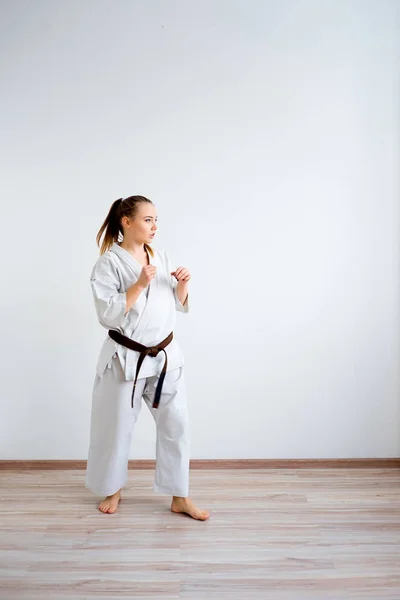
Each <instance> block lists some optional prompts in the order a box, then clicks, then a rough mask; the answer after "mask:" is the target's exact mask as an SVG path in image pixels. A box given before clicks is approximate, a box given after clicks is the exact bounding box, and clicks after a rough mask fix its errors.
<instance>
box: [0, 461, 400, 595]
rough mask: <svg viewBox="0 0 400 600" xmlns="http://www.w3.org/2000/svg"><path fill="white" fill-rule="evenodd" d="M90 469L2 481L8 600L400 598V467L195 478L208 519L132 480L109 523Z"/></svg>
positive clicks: (1, 567) (0, 536) (145, 476)
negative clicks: (172, 505)
mask: <svg viewBox="0 0 400 600" xmlns="http://www.w3.org/2000/svg"><path fill="white" fill-rule="evenodd" d="M84 475H85V474H84V471H48V470H46V471H31V472H12V471H2V472H0V496H1V513H0V590H1V591H0V597H1V600H12V599H15V598H18V599H20V598H21V599H22V598H23V599H29V600H36V599H39V598H40V599H41V600H46V599H51V600H60V599H64V598H65V599H67V598H68V599H72V598H74V599H82V598H85V599H86V598H87V599H89V598H90V599H92V598H96V599H102V600H104V599H109V600H111V599H117V598H134V599H138V600H140V599H142V598H143V599H146V600H155V599H157V600H158V599H162V600H178V599H183V600H224V599H228V598H229V599H230V600H236V599H237V600H239V599H240V600H251V599H253V598H254V599H255V598H257V599H262V600H269V599H271V600H283V599H285V600H287V599H290V600H304V599H309V598H310V599H311V598H312V599H318V600H331V599H336V598H350V599H354V598H358V599H363V600H364V599H365V600H366V599H372V598H373V599H375V600H378V599H379V600H391V599H393V600H399V599H400V470H399V469H312V470H308V469H298V470H289V469H282V470H275V469H271V470H234V471H233V470H232V471H229V470H221V471H216V470H212V471H211V470H210V471H192V472H191V497H192V498H193V499H194V500H196V502H197V503H198V504H199V505H200V506H201V507H202V508H207V509H210V511H211V518H210V519H209V521H207V522H198V521H194V520H192V519H190V518H189V517H185V516H183V515H175V514H173V513H171V512H170V511H169V498H168V496H158V495H156V494H155V493H154V492H153V491H152V483H153V472H152V471H130V472H129V482H128V484H127V486H126V487H125V488H124V491H123V500H122V502H121V504H120V507H119V511H118V512H117V513H116V514H114V515H104V514H102V513H100V512H99V511H98V510H97V500H98V499H97V498H96V497H95V496H93V495H92V494H91V493H90V492H89V491H88V490H86V489H85V487H84Z"/></svg>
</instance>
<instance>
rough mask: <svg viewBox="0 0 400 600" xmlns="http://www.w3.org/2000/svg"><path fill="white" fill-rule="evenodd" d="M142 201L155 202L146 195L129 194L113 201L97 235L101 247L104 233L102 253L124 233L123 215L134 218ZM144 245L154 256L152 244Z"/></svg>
mask: <svg viewBox="0 0 400 600" xmlns="http://www.w3.org/2000/svg"><path fill="white" fill-rule="evenodd" d="M140 202H149V203H150V204H153V203H152V201H151V200H149V199H148V198H146V197H145V196H129V197H128V198H124V199H122V198H118V200H115V202H113V203H112V205H111V207H110V210H109V211H108V215H107V217H106V219H105V221H104V223H103V225H102V226H101V227H100V229H99V232H98V234H97V236H96V242H97V245H98V246H99V247H100V240H101V237H102V235H103V234H104V238H103V241H102V242H101V247H100V254H104V253H105V252H107V250H109V249H110V248H111V246H112V245H113V244H114V243H115V242H118V241H119V236H120V235H121V236H123V235H124V232H123V229H122V227H121V219H122V217H129V218H130V219H133V218H134V216H135V215H136V213H137V210H138V204H139V203H140ZM144 247H145V250H147V251H148V252H149V254H150V255H151V256H154V251H153V248H152V247H151V246H149V245H148V244H144Z"/></svg>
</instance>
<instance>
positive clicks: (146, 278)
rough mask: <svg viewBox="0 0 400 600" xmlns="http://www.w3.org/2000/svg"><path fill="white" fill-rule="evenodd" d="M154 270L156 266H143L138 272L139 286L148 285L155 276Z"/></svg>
mask: <svg viewBox="0 0 400 600" xmlns="http://www.w3.org/2000/svg"><path fill="white" fill-rule="evenodd" d="M156 272H157V267H155V266H154V265H147V266H145V267H143V268H142V270H141V272H140V276H139V279H138V281H137V282H138V284H139V285H140V286H141V287H143V288H146V287H147V286H148V285H149V283H150V281H151V280H152V279H154V277H155V276H156Z"/></svg>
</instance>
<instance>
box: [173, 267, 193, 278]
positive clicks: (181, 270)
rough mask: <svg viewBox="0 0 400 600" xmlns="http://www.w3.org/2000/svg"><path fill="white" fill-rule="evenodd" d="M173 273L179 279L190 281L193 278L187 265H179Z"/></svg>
mask: <svg viewBox="0 0 400 600" xmlns="http://www.w3.org/2000/svg"><path fill="white" fill-rule="evenodd" d="M171 275H173V276H174V277H175V279H177V280H178V281H190V278H191V275H190V273H189V271H188V270H187V269H185V267H178V268H177V269H176V271H174V272H173V273H171Z"/></svg>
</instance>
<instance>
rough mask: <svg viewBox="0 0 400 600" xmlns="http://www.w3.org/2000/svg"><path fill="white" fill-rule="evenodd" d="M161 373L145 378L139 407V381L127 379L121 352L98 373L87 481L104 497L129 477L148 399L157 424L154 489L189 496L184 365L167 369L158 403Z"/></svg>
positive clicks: (89, 486)
mask: <svg viewBox="0 0 400 600" xmlns="http://www.w3.org/2000/svg"><path fill="white" fill-rule="evenodd" d="M157 383H158V376H157V375H156V376H153V377H145V378H139V379H138V380H137V384H136V390H135V396H134V401H133V408H132V406H131V396H132V389H133V381H126V380H125V377H124V372H123V370H122V368H121V364H120V361H119V358H118V356H115V357H114V358H113V359H112V362H111V365H110V366H109V367H107V368H106V369H105V371H104V373H103V376H102V377H99V376H98V375H97V374H96V378H95V381H94V386H93V399H92V411H91V423H90V444H89V453H88V461H87V468H86V481H85V486H86V487H87V488H89V489H90V490H91V491H92V492H94V493H95V494H97V495H99V496H110V495H111V494H114V493H115V492H117V491H118V490H119V489H121V488H122V487H123V486H124V484H125V483H126V481H127V478H128V458H129V451H130V447H131V440H132V433H133V429H134V426H135V423H136V421H137V418H138V416H139V413H140V410H141V407H142V400H144V401H145V403H146V404H147V406H148V408H149V410H150V412H151V414H152V415H153V418H154V421H155V423H156V428H157V440H156V471H155V479H154V491H156V492H157V493H159V494H169V495H170V496H181V497H187V496H188V495H189V460H190V458H189V450H190V448H189V422H188V409H187V403H186V384H185V378H184V367H183V366H182V367H179V368H178V369H173V370H172V371H167V373H166V375H165V380H164V384H163V389H162V394H161V398H160V404H159V406H158V408H153V407H152V404H153V399H154V395H155V391H156V386H157Z"/></svg>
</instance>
